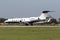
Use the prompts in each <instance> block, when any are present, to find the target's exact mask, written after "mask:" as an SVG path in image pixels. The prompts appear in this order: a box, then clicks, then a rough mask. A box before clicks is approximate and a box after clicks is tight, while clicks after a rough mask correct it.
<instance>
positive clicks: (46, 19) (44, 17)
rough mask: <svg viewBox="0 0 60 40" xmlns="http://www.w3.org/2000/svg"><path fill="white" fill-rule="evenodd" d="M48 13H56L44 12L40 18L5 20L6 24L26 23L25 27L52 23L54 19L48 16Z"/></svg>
mask: <svg viewBox="0 0 60 40" xmlns="http://www.w3.org/2000/svg"><path fill="white" fill-rule="evenodd" d="M48 12H54V11H42V14H41V15H40V16H38V17H29V18H11V19H7V20H5V23H24V24H25V25H33V24H34V23H46V22H52V21H51V20H52V19H54V18H53V17H51V16H50V15H48Z"/></svg>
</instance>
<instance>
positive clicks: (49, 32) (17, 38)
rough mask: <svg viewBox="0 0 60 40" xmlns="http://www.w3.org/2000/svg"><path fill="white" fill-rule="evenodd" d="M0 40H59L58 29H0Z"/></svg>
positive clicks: (59, 30)
mask: <svg viewBox="0 0 60 40" xmlns="http://www.w3.org/2000/svg"><path fill="white" fill-rule="evenodd" d="M0 40H60V28H48V27H46V28H42V27H41V28H38V27H35V28H3V27H2V28H0Z"/></svg>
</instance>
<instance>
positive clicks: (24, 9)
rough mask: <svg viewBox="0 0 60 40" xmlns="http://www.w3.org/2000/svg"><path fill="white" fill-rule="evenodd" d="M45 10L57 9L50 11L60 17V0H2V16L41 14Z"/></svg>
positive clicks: (0, 2) (0, 11)
mask: <svg viewBox="0 0 60 40" xmlns="http://www.w3.org/2000/svg"><path fill="white" fill-rule="evenodd" d="M43 10H51V11H56V12H54V13H49V14H50V15H52V16H53V17H55V18H59V17H60V0H0V17H3V18H11V17H32V16H40V14H41V12H42V11H43Z"/></svg>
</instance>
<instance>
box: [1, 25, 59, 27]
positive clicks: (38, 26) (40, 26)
mask: <svg viewBox="0 0 60 40" xmlns="http://www.w3.org/2000/svg"><path fill="white" fill-rule="evenodd" d="M0 27H60V25H55V26H48V25H45V26H44V25H42V26H16V25H5V26H0Z"/></svg>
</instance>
